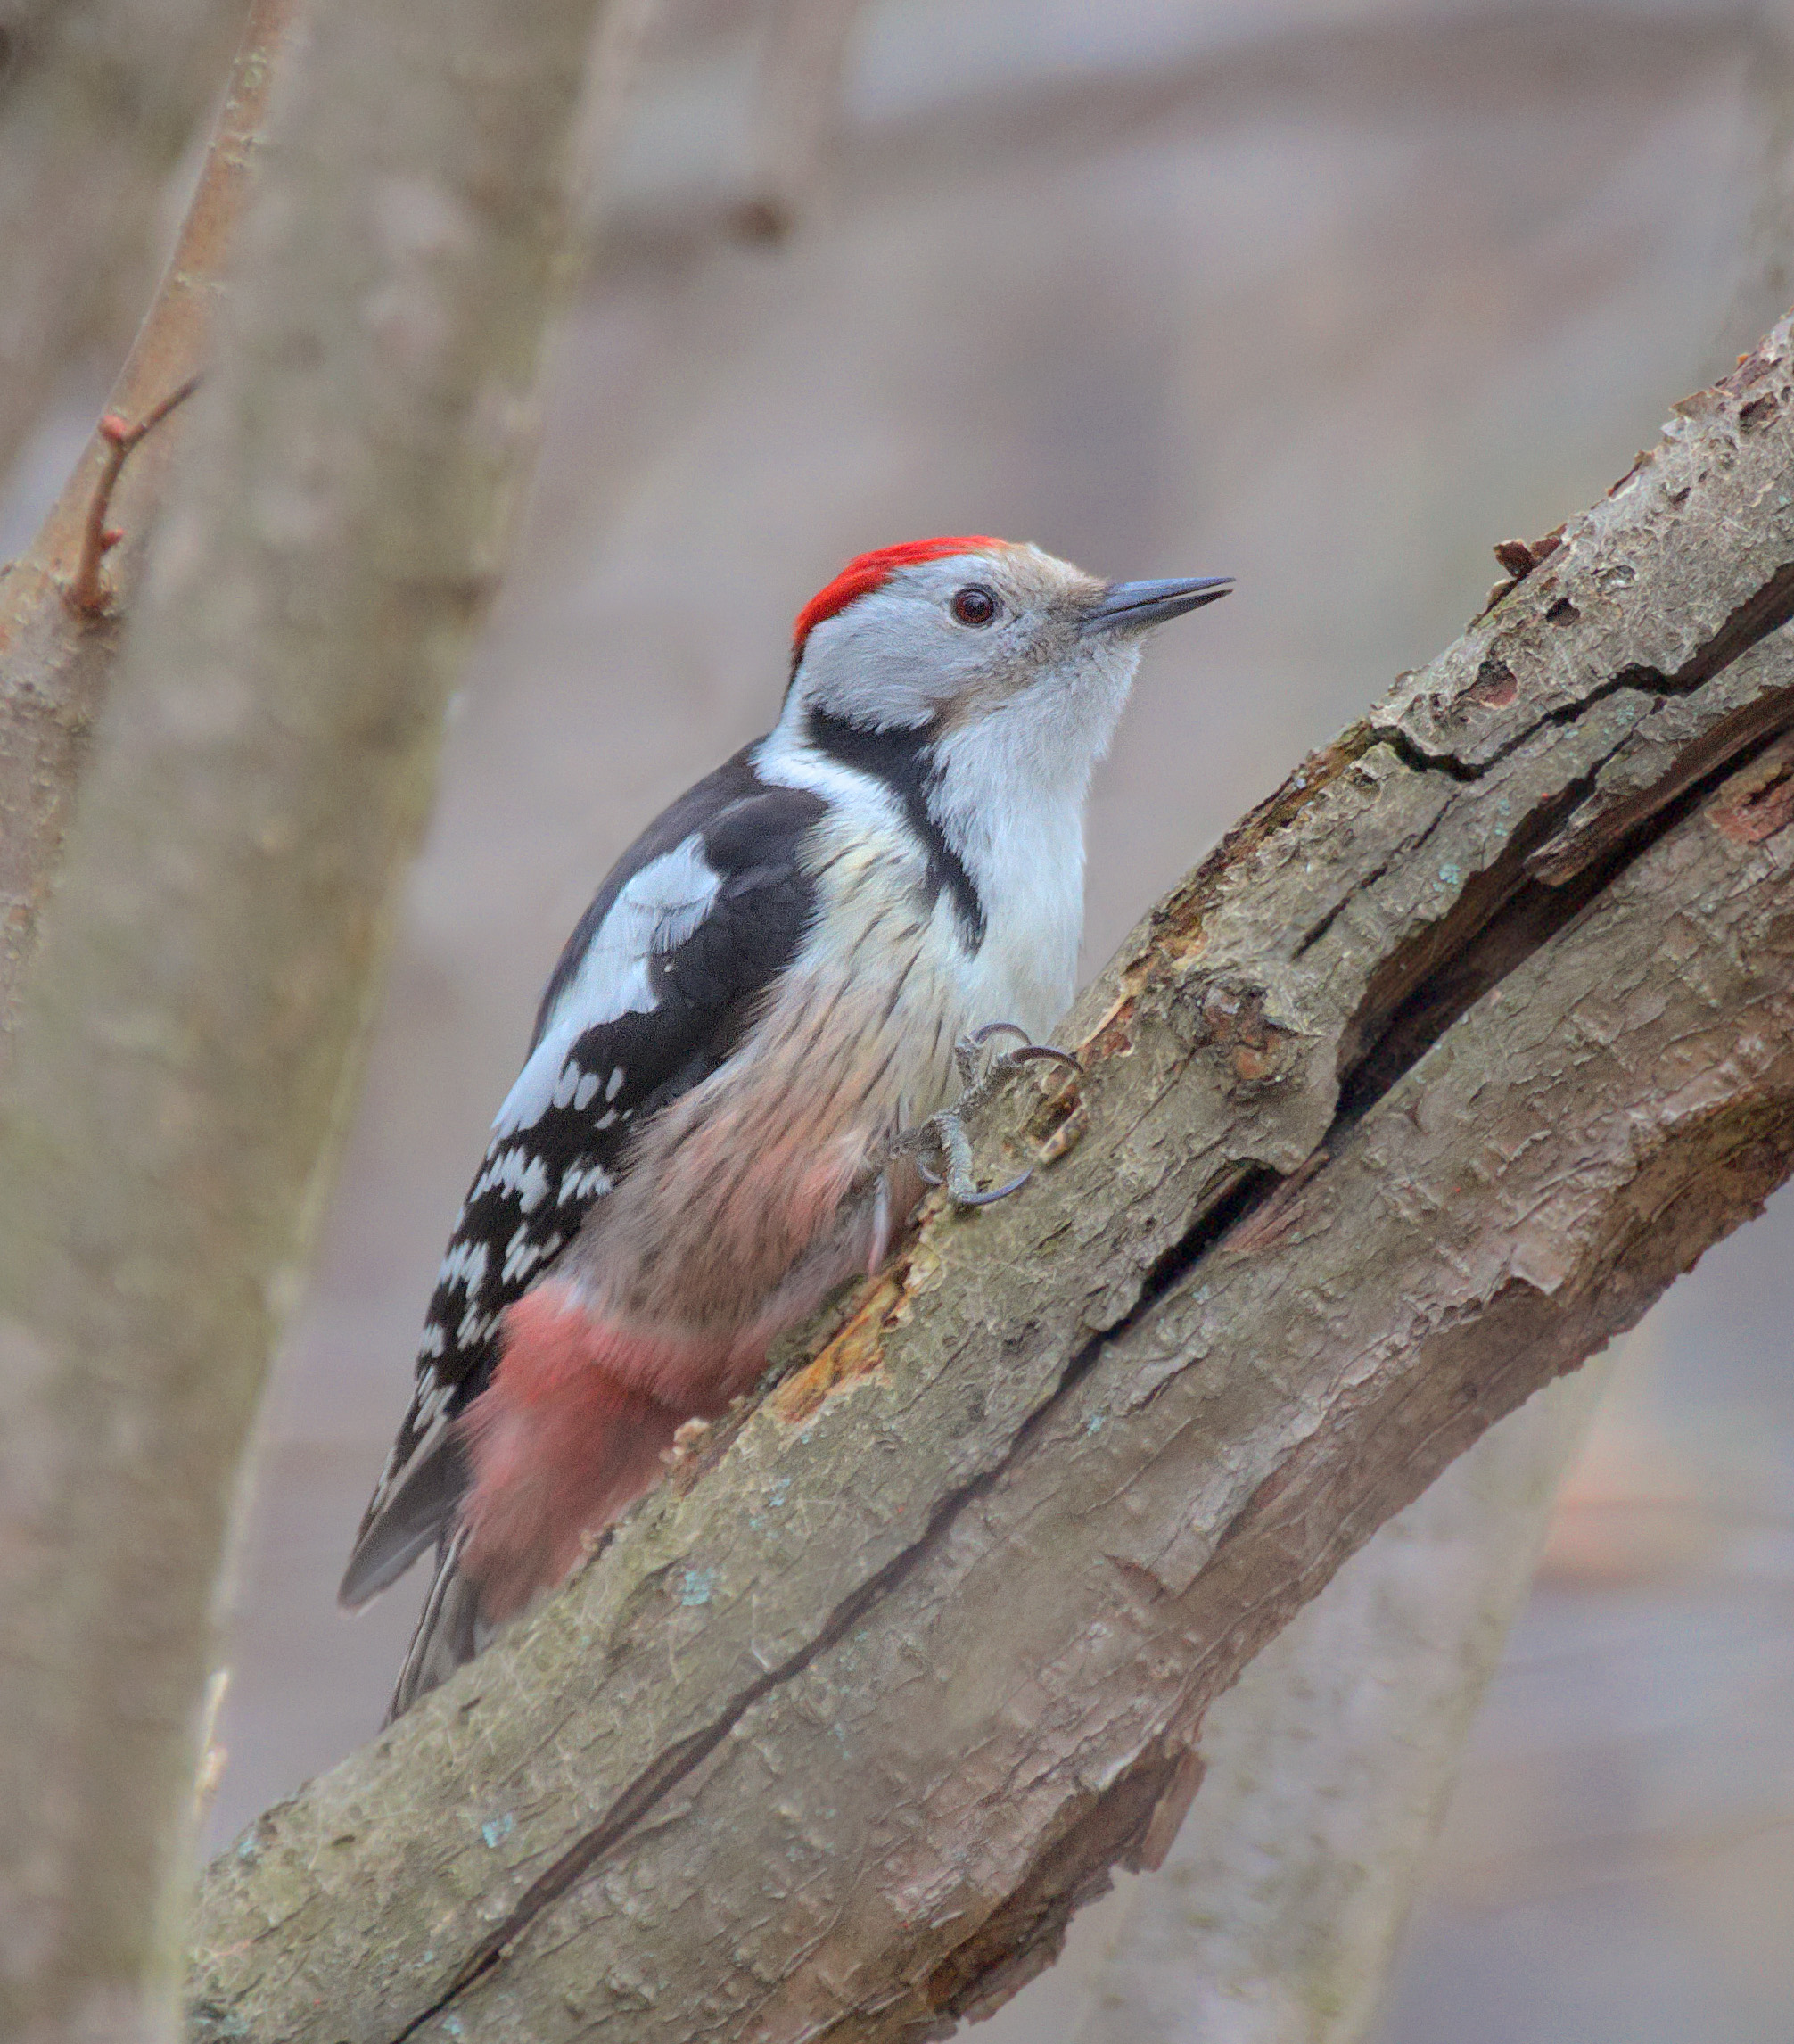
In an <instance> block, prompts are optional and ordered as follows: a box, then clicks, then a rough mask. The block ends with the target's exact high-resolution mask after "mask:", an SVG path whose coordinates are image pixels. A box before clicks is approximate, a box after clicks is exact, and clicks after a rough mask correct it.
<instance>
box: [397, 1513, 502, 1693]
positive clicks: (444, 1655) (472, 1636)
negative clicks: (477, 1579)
mask: <svg viewBox="0 0 1794 2044" xmlns="http://www.w3.org/2000/svg"><path fill="white" fill-rule="evenodd" d="M466 1538H467V1535H466V1532H465V1529H459V1528H457V1530H456V1532H455V1533H454V1534H453V1536H452V1537H449V1538H448V1539H446V1540H443V1541H440V1542H439V1543H438V1545H437V1548H436V1573H435V1575H434V1576H433V1577H432V1578H431V1583H430V1595H428V1596H427V1597H425V1598H424V1610H423V1612H422V1614H421V1615H420V1616H419V1618H418V1620H417V1629H416V1632H414V1633H413V1634H412V1636H411V1644H410V1645H409V1647H407V1650H406V1653H405V1665H404V1666H403V1667H402V1668H401V1669H399V1680H398V1682H397V1683H396V1684H395V1685H394V1686H393V1691H392V1701H391V1703H389V1704H388V1705H387V1707H386V1723H387V1724H389V1725H390V1724H391V1722H392V1721H393V1719H394V1718H402V1717H403V1716H404V1715H405V1713H406V1712H407V1710H409V1709H410V1708H411V1706H412V1705H413V1704H414V1703H415V1702H416V1701H417V1699H418V1698H419V1697H420V1696H427V1695H428V1694H430V1692H431V1691H432V1689H434V1688H436V1687H437V1685H439V1684H440V1683H443V1682H446V1681H447V1680H448V1677H450V1676H451V1675H452V1674H454V1672H455V1670H456V1669H457V1668H459V1667H461V1666H462V1664H463V1663H464V1662H465V1661H472V1660H473V1656H474V1655H475V1654H476V1653H479V1652H480V1651H481V1648H482V1647H484V1645H485V1644H486V1642H487V1640H488V1639H489V1638H490V1636H491V1628H490V1626H487V1625H484V1624H482V1623H481V1619H480V1593H479V1591H478V1589H477V1588H476V1587H475V1586H474V1585H473V1582H471V1581H470V1580H469V1579H468V1578H467V1577H465V1576H464V1575H463V1574H462V1573H461V1549H462V1547H463V1546H464V1545H465V1542H466Z"/></svg>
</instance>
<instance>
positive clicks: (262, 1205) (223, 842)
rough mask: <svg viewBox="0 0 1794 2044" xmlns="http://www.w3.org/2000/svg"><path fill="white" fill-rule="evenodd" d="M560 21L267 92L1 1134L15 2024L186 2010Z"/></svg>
mask: <svg viewBox="0 0 1794 2044" xmlns="http://www.w3.org/2000/svg"><path fill="white" fill-rule="evenodd" d="M592 4H593V0H434V4H423V0H416V4H390V5H383V6H378V7H369V6H366V5H365V4H361V0H317V4H314V5H313V6H312V7H310V8H309V11H308V12H307V14H306V17H305V24H304V34H303V37H302V38H300V37H295V39H294V41H293V42H292V44H291V45H289V50H288V56H287V61H286V62H284V65H283V67H282V69H281V70H280V72H279V75H278V77H277V78H276V80H275V83H274V95H275V103H274V106H273V110H272V111H271V113H270V116H269V124H268V137H267V142H266V144H265V147H264V150H263V151H262V152H261V164H260V167H259V170H258V175H257V180H256V191H255V195H254V202H253V205H252V207H251V210H250V212H249V214H248V215H247V217H246V218H245V220H244V226H243V235H242V237H241V239H242V243H243V246H242V249H241V251H240V260H238V261H237V262H236V263H235V264H234V266H233V285H232V292H231V295H230V297H229V299H228V301H226V317H225V322H224V325H225V326H226V332H225V333H224V334H222V336H221V341H220V345H219V347H218V350H217V354H218V359H217V362H216V365H215V367H213V369H212V370H211V372H210V374H209V375H208V377H207V381H206V383H205V385H204V387H203V388H202V391H201V392H200V394H199V395H198V397H197V398H196V399H195V400H194V402H193V407H192V408H191V422H190V424H188V427H187V431H186V433H185V436H184V438H185V450H184V454H183V459H182V465H181V467H180V470H179V473H178V474H177V478H176V482H175V486H174V488H173V489H172V490H171V493H170V499H169V507H168V511H167V514H166V515H165V517H164V519H163V521H162V523H161V525H160V530H159V532H158V534H157V540H156V550H155V556H154V561H153V564H152V575H151V576H150V578H149V581H148V583H147V585H146V588H145V591H144V601H143V602H142V604H141V605H140V606H139V611H138V614H137V615H136V618H135V619H134V622H133V630H132V636H131V639H130V642H129V645H128V648H127V652H126V655H125V658H124V661H123V663H122V665H121V667H120V669H119V674H118V676H117V679H116V680H115V682H114V683H113V684H112V686H111V690H110V692H109V695H108V698H107V701H106V705H105V711H104V715H103V718H102V720H101V721H100V723H99V726H98V729H97V730H96V734H95V740H94V745H93V752H92V758H91V760H90V762H89V763H88V765H87V768H86V772H85V773H84V775H83V779H82V786H81V800H80V807H79V814H78V825H77V828H75V830H74V831H73V833H72V835H71V837H70V844H69V848H68V852H67V855H66V858H65V860H64V861H63V864H62V871H61V873H60V875H59V876H58V879H57V886H56V895H55V907H54V913H53V916H52V917H51V918H50V919H49V923H48V928H47V934H46V936H45V942H44V944H43V945H42V948H41V950H40V952H39V955H38V957H37V960H36V962H35V965H34V968H33V971H32V974H31V978H30V984H29V988H28V990H27V1000H26V1002H25V1005H24V1007H23V1010H22V1012H21V1026H20V1030H19V1034H18V1038H17V1043H16V1047H15V1050H14V1054H13V1059H12V1072H11V1075H10V1086H9V1091H8V1094H7V1097H6V1099H5V1100H4V1116H0V1442H4V1460H0V1646H4V1659H0V1720H4V1723H5V1725H6V1727H7V1738H6V1742H5V1745H4V1751H0V1923H4V1925H5V1934H4V1940H0V1959H3V1960H4V1963H0V2032H4V2033H5V2034H6V2035H8V2036H30V2037H31V2038H33V2039H34V2040H48V2039H51V2038H61V2037H69V2038H70V2039H72V2038H75V2037H80V2038H83V2039H86V2038H91V2037H93V2036H96V2035H101V2034H103V2035H105V2036H106V2037H108V2038H111V2037H113V2036H118V2037H120V2038H122V2037H125V2036H127V2035H128V2036H131V2037H134V2038H135V2037H139V2036H142V2037H150V2036H152V2035H161V2034H164V2033H166V2032H167V2031H168V2029H169V2026H170V2023H171V2021H172V2007H173V1990H174V1971H175V1968H174V1961H173V1953H174V1951H175V1949H176V1941H175V1940H174V1938H173V1936H172V1925H173V1923H174V1920H175V1917H176V1916H177V1913H178V1903H179V1900H180V1897H181V1893H182V1890H183V1887H184V1885H185V1883H184V1882H183V1880H182V1878H181V1874H180V1869H181V1867H182V1864H183V1861H184V1859H185V1818H186V1817H187V1814H188V1812H189V1811H190V1809H191V1804H192V1792H193V1765H194V1761H195V1759H196V1757H197V1756H196V1753H195V1751H194V1746H195V1718H196V1714H197V1709H198V1704H199V1700H200V1696H201V1693H202V1686H203V1684H204V1680H205V1677H206V1674H207V1670H208V1668H209V1666H210V1661H211V1657H212V1655H213V1653H214V1641H213V1636H212V1630H211V1622H210V1617H211V1613H210V1607H211V1604H212V1602H213V1598H214V1595H215V1588H216V1584H217V1580H218V1568H219V1562H220V1556H221V1552H222V1548H223V1545H224V1539H225V1534H226V1517H227V1512H228V1504H229V1499H230V1496H231V1493H232V1489H233V1478H234V1472H235V1470H236V1468H237V1465H238V1463H239V1460H240V1458H241V1455H242V1451H243V1443H244V1438H245V1435H246V1432H247V1430H248V1427H249V1423H250V1421H251V1415H252V1413H253V1411H254V1408H255V1404H256V1400H257V1397H258V1395H259V1389H260V1386H261V1382H262V1378H263V1375H264V1372H265V1366H266V1363H267V1356H268V1351H269V1348H270V1346H271V1344H272V1342H273V1340H274V1339H275V1336H276V1331H277V1329H278V1326H279V1323H280V1321H281V1318H282V1316H283V1315H284V1311H285V1310H286V1308H287V1306H288V1305H289V1303H290V1301H291V1299H292V1295H293V1292H294V1290H295V1289H296V1286H297V1283H298V1274H299V1272H300V1269H301V1268H302V1267H303V1261H304V1257H305V1253H306V1249H307V1245H308V1240H309V1232H310V1226H311V1219H312V1216H313V1213H314V1211H315V1209H316V1206H317V1198H318V1191H319V1186H320V1183H321V1179H322V1171H323V1166H324V1164H325V1162H326V1161H327V1159H328V1156H329V1153H330V1151H331V1149H332V1147H333V1142H334V1138H335V1134H336V1131H337V1127H338V1124H339V1121H340V1118H341V1114H342V1103H343V1101H344V1099H345V1097H346V1094H347V1091H348V1089H349V1088H350V1085H351V1084H352V1082H353V1078H354V1075H355V1072H356V1068H357V1064H358V1052H359V1048H360V1043H361V1038H362V1035H363V1033H364V1023H365V1019H366V1014H367V1011H368V1009H369V1006H370V1003H371V1001H372V999H373V994H374V987H375V985H376V981H377V973H378V968H379V967H380V965H381V963H382V961H383V958H384V955H385V952H386V946H387V933H388V927H389V924H390V922H391V910H392V902H393V898H394V892H395V889H396V887H397V886H398V883H399V878H400V877H401V875H402V873H403V870H404V868H405V864H406V861H407V855H408V853H409V852H410V850H411V848H412V846H413V845H414V843H415V841H416V837H417V834H418V831H419V829H420V827H421V823H422V820H423V817H424V812H425V806H426V803H427V799H428V791H429V787H430V783H431V778H432V771H433V763H434V758H435V753H436V747H437V741H438V735H439V729H440V721H441V712H442V709H443V705H444V702H445V699H446V696H447V693H448V689H449V688H450V686H451V685H452V683H453V681H454V680H455V677H456V674H457V670H458V667H459V665H460V663H461V660H462V658H463V656H464V655H465V650H466V648H467V646H468V643H469V639H470V635H471V633H472V631H473V627H474V625H475V623H476V622H477V621H478V617H479V614H480V612H481V606H482V604H483V601H484V598H485V596H486V593H487V592H488V590H489V589H490V587H491V585H492V581H493V579H494V576H495V573H496V571H497V566H498V560H499V557H500V554H501V549H502V543H503V539H504V535H505V532H506V525H507V522H508V509H509V507H510V505H511V503H512V501H513V500H514V497H515V495H516V494H517V492H518V490H519V489H520V487H521V483H522V481H523V476H524V475H525V474H527V457H528V456H529V454H530V452H531V449H532V437H533V410H532V391H533V387H534V381H535V375H536V369H537V362H538V357H539V350H540V341H541V334H542V329H543V325H544V321H545V318H546V316H547V309H548V305H549V300H550V284H551V279H552V276H553V273H554V271H555V266H556V259H557V254H558V251H559V248H560V245H561V244H560V234H559V216H560V206H561V194H562V184H563V177H564V169H565V164H564V156H565V152H566V144H567V139H568V136H569V135H570V132H571V128H572V117H573V112H574V109H575V105H576V103H577V98H578V94H579V89H580V82H581V73H582V70H583V57H584V54H585V51H586V48H587V46H588V36H589V32H590V26H591V15H592ZM177 380H178V379H173V378H170V379H167V380H164V379H162V378H158V379H157V381H158V384H159V386H160V387H159V388H157V389H156V390H155V391H154V393H153V394H154V396H156V397H160V396H163V395H165V394H166V392H167V390H168V389H169V387H170V386H171V383H173V382H174V381H177ZM139 408H140V407H136V406H133V407H130V408H128V409H129V410H132V411H136V410H137V409H139ZM157 444H158V443H157V441H151V442H150V443H149V444H148V445H147V446H146V447H145V449H144V456H145V457H148V456H150V455H151V454H152V451H153V450H154V449H155V448H156V446H157ZM134 466H135V465H134ZM132 479H133V471H131V470H128V471H127V472H126V475H125V478H124V485H125V487H128V486H129V485H130V483H131V482H132ZM37 572H38V573H45V572H46V571H45V570H44V569H43V568H42V566H41V565H40V567H39V569H38V571H37ZM58 607H59V609H60V607H61V606H60V603H59V606H58ZM9 651H10V649H9ZM10 821H19V822H20V823H21V827H22V828H24V829H25V831H26V833H27V835H28V837H29V838H30V839H31V842H32V843H33V844H34V845H38V848H39V850H40V851H41V843H40V836H39V835H37V834H40V824H41V819H40V818H39V817H38V816H37V814H36V813H35V812H30V811H28V812H27V814H26V816H25V817H24V818H22V819H12V818H9V822H10ZM159 1918H160V1921H159V1920H158V1919H159Z"/></svg>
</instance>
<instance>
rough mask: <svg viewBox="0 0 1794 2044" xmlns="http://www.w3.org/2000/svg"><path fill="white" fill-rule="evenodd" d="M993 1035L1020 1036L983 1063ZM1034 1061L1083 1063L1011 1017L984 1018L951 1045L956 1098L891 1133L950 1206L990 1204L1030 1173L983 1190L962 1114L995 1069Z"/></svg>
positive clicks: (983, 1095)
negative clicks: (957, 1085) (974, 1170)
mask: <svg viewBox="0 0 1794 2044" xmlns="http://www.w3.org/2000/svg"><path fill="white" fill-rule="evenodd" d="M994 1036H1017V1037H1019V1038H1020V1039H1021V1042H1020V1043H1019V1044H1018V1045H1017V1046H1016V1049H1015V1050H1013V1051H1000V1052H998V1054H997V1055H996V1056H995V1057H993V1058H992V1059H990V1061H989V1063H988V1064H986V1063H984V1062H983V1058H984V1052H985V1050H986V1048H987V1046H988V1045H989V1043H990V1042H991V1040H992V1037H994ZM1034 1061H1043V1062H1044V1061H1050V1062H1051V1063H1053V1064H1056V1065H1069V1066H1070V1067H1071V1068H1072V1070H1073V1071H1074V1072H1078V1071H1082V1069H1083V1067H1082V1066H1081V1065H1080V1064H1079V1063H1078V1061H1077V1059H1075V1058H1074V1057H1073V1055H1072V1054H1071V1052H1070V1051H1060V1050H1057V1049H1055V1048H1054V1046H1053V1045H1052V1044H1050V1043H1033V1042H1032V1041H1031V1040H1030V1038H1029V1036H1028V1033H1027V1031H1026V1030H1025V1029H1024V1028H1022V1027H1021V1026H1019V1025H1018V1024H1016V1023H1014V1022H987V1023H986V1024H985V1025H984V1026H983V1028H982V1029H975V1030H974V1031H973V1032H972V1034H970V1035H969V1036H962V1037H960V1039H959V1042H958V1043H956V1044H954V1046H953V1063H954V1066H955V1067H956V1068H957V1069H958V1071H959V1078H960V1082H961V1084H962V1086H963V1088H964V1090H963V1092H961V1093H960V1095H959V1099H958V1100H955V1101H954V1102H953V1104H952V1106H951V1107H950V1108H944V1109H942V1111H941V1112H940V1113H939V1114H936V1115H930V1116H929V1117H928V1119H927V1120H926V1121H925V1122H921V1123H919V1124H918V1125H917V1126H916V1127H914V1128H911V1129H906V1130H905V1131H904V1132H903V1133H902V1134H901V1135H900V1136H899V1137H898V1138H897V1143H896V1147H897V1149H898V1150H900V1151H905V1152H908V1153H909V1154H910V1155H913V1156H914V1157H915V1158H916V1166H917V1169H918V1170H919V1171H920V1172H921V1174H922V1175H923V1177H924V1178H926V1180H927V1181H928V1183H929V1184H931V1185H944V1186H945V1187H946V1188H947V1194H948V1197H949V1198H950V1199H951V1200H952V1202H953V1204H954V1205H955V1206H956V1207H989V1206H992V1205H994V1204H995V1203H996V1201H997V1200H999V1199H1008V1196H1009V1194H1010V1193H1011V1192H1019V1191H1021V1189H1022V1187H1023V1186H1024V1185H1025V1184H1026V1183H1028V1181H1029V1179H1030V1178H1032V1177H1033V1168H1032V1166H1031V1167H1030V1168H1029V1169H1028V1170H1026V1171H1024V1172H1022V1173H1021V1174H1019V1175H1018V1176H1016V1177H1015V1178H1012V1179H1010V1180H1009V1182H1008V1184H1006V1185H993V1186H992V1187H990V1189H989V1190H988V1191H986V1190H984V1189H983V1188H982V1187H980V1185H979V1183H978V1181H977V1179H976V1178H975V1177H974V1175H973V1174H972V1142H971V1138H970V1137H969V1136H968V1135H967V1133H966V1124H965V1121H964V1119H963V1118H962V1117H964V1116H966V1115H967V1114H969V1113H970V1112H971V1111H972V1109H974V1108H976V1107H979V1106H981V1105H982V1104H983V1101H984V1100H987V1099H988V1098H989V1097H990V1093H991V1089H992V1086H994V1085H995V1084H996V1083H997V1079H998V1076H999V1075H1000V1074H1001V1073H1003V1072H1006V1071H1008V1070H1009V1069H1011V1068H1012V1067H1014V1066H1016V1065H1024V1064H1028V1063H1031V1062H1034ZM981 1067H982V1069H981ZM937 1166H938V1168H937Z"/></svg>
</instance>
